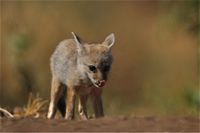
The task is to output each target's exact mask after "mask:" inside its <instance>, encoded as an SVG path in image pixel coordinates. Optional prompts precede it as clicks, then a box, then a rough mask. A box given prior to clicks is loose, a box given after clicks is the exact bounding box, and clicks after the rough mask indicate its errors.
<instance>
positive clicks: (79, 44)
mask: <svg viewBox="0 0 200 133" xmlns="http://www.w3.org/2000/svg"><path fill="white" fill-rule="evenodd" d="M72 35H73V37H74V40H75V42H76V46H77V49H78V52H80V51H81V50H82V49H83V46H82V44H81V39H80V37H79V36H77V35H76V34H75V33H74V32H72Z"/></svg>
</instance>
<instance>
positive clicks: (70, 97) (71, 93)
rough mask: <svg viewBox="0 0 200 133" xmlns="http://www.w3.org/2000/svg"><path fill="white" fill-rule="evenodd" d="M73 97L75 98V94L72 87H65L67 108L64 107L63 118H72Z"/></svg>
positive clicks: (73, 109)
mask: <svg viewBox="0 0 200 133" xmlns="http://www.w3.org/2000/svg"><path fill="white" fill-rule="evenodd" d="M75 99H76V95H75V91H74V90H73V88H67V97H66V103H67V108H66V114H65V119H67V120H72V119H74V112H75Z"/></svg>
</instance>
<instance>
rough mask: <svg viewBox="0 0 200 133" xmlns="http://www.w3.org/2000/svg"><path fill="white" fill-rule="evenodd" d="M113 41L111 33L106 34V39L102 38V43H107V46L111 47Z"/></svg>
mask: <svg viewBox="0 0 200 133" xmlns="http://www.w3.org/2000/svg"><path fill="white" fill-rule="evenodd" d="M114 43H115V35H114V34H113V33H111V34H110V35H108V36H107V37H106V39H105V40H104V42H103V44H104V45H107V46H108V48H111V47H112V46H113V44H114Z"/></svg>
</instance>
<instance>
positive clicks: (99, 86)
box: [94, 80, 106, 88]
mask: <svg viewBox="0 0 200 133" xmlns="http://www.w3.org/2000/svg"><path fill="white" fill-rule="evenodd" d="M105 83H106V81H105V80H100V81H97V82H95V83H94V86H96V87H97V88H101V87H103V86H104V85H105Z"/></svg>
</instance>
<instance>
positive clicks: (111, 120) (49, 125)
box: [0, 116, 200, 132]
mask: <svg viewBox="0 0 200 133" xmlns="http://www.w3.org/2000/svg"><path fill="white" fill-rule="evenodd" d="M0 121H1V123H0V131H3V132H6V131H10V132H14V131H18V132H25V131H29V132H30V131H52V132H55V131H57V132H59V131H107V132H108V131H113V132H117V131H127V132H133V131H138V132H139V131H151V132H156V131H160V132H161V131H167V132H174V131H179V132H200V119H199V118H193V117H182V118H174V117H165V118H161V117H159V118H158V117H125V116H118V117H105V118H100V119H95V120H94V119H93V120H88V121H81V120H74V121H66V120H64V119H54V120H47V119H42V118H38V119H34V118H23V119H22V118H21V119H7V118H3V119H1V120H0Z"/></svg>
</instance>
